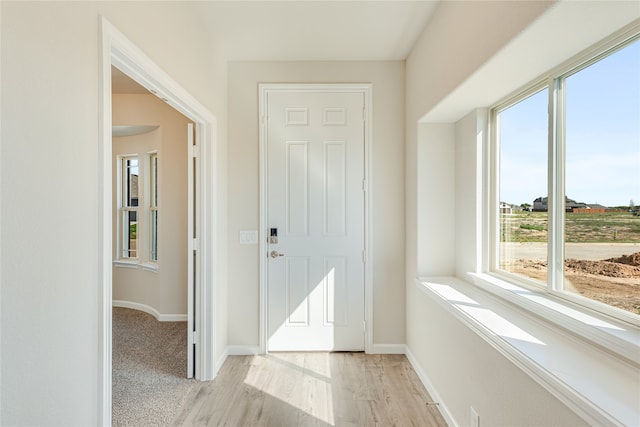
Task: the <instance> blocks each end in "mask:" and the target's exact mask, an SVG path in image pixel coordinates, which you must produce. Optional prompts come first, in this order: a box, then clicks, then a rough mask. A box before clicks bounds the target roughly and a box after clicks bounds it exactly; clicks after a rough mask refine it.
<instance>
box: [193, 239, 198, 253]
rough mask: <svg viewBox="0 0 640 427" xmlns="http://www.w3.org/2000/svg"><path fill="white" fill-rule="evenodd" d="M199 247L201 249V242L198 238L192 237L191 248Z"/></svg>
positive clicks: (196, 248) (194, 249) (195, 249)
mask: <svg viewBox="0 0 640 427" xmlns="http://www.w3.org/2000/svg"><path fill="white" fill-rule="evenodd" d="M198 249H200V242H199V241H198V239H191V250H192V251H197V250H198Z"/></svg>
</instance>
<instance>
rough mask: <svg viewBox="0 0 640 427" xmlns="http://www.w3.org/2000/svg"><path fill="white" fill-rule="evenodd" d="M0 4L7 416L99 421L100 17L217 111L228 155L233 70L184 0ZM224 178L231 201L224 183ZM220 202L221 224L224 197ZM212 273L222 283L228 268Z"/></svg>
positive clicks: (30, 420)
mask: <svg viewBox="0 0 640 427" xmlns="http://www.w3.org/2000/svg"><path fill="white" fill-rule="evenodd" d="M0 7H1V8H2V28H1V31H2V35H1V37H2V72H1V76H2V84H1V90H2V99H1V102H2V108H1V111H2V125H3V126H2V139H1V141H2V164H1V171H2V178H1V182H2V190H1V191H2V215H1V216H2V223H1V233H2V242H1V243H0V245H1V249H0V250H1V252H2V259H1V268H2V297H1V302H2V308H1V315H2V318H1V328H2V347H1V348H2V356H1V357H2V367H1V369H2V377H1V379H2V384H1V391H0V394H1V400H2V420H0V424H2V425H11V426H14V425H65V426H74V425H75V426H87V425H97V424H99V421H98V404H99V402H98V389H99V387H98V378H99V377H100V375H99V372H98V370H99V366H98V363H99V360H100V357H99V354H98V348H99V342H98V337H99V328H98V313H100V309H99V307H98V301H99V294H98V291H99V289H98V284H99V277H98V263H99V259H98V239H99V230H98V229H99V225H98V218H99V213H98V206H99V193H100V187H99V182H98V180H99V172H98V170H99V169H98V147H99V142H98V141H99V129H98V121H99V113H98V111H99V105H100V104H99V99H98V93H99V90H98V76H99V64H98V57H99V49H98V46H99V43H98V34H99V32H98V17H99V15H100V14H104V15H105V16H106V18H107V19H109V20H110V21H111V22H112V23H113V24H114V25H115V26H116V27H117V28H118V29H120V30H121V31H122V32H123V33H124V34H125V35H127V36H128V37H129V38H130V39H131V40H132V41H133V42H134V43H135V44H136V45H137V46H139V47H140V48H141V49H142V50H143V51H145V52H146V53H147V54H148V55H149V56H150V57H151V58H152V59H153V60H154V61H155V62H156V63H157V64H158V65H159V66H160V67H161V68H163V69H164V70H166V71H167V72H168V74H169V75H171V76H172V77H173V78H174V79H175V80H176V81H178V82H179V83H180V84H181V85H183V86H184V87H185V88H186V89H187V90H189V91H190V92H191V93H192V94H193V95H194V96H195V97H196V98H197V99H198V100H200V102H201V103H202V104H203V105H205V106H207V107H208V108H209V109H210V110H211V111H212V112H213V113H214V114H216V116H218V118H219V120H220V121H221V123H220V126H221V129H220V134H219V143H220V149H221V151H222V152H223V153H224V143H225V138H224V137H220V135H224V112H225V111H224V110H225V108H226V99H225V98H224V96H225V91H224V86H225V78H224V74H222V75H220V74H216V75H212V70H222V71H224V67H221V66H220V65H219V64H216V63H214V62H213V61H212V59H211V55H212V54H211V52H210V50H209V46H208V44H207V42H206V40H201V39H200V38H199V37H198V36H199V33H200V32H201V27H200V25H201V21H200V20H199V18H198V16H197V14H196V13H193V11H192V6H191V5H190V4H189V3H164V2H158V3H144V2H141V3H129V2H126V3H121V2H118V3H95V2H69V3H55V2H51V3H50V2H38V3H29V2H15V3H8V2H2V3H1V4H0ZM185 29H188V31H187V30H185ZM220 117H222V119H220ZM216 155H217V159H218V161H219V162H220V163H219V165H221V166H223V167H224V163H225V162H224V158H223V160H219V157H220V153H216ZM213 172H214V173H217V172H218V171H213ZM222 173H223V172H222ZM220 178H221V179H220V183H221V184H222V185H224V184H225V182H224V176H221V177H220ZM218 190H219V196H220V197H221V198H222V200H224V194H225V189H224V187H222V188H220V189H218ZM8 206H11V207H12V209H7V207H8ZM218 208H219V210H220V215H219V219H220V220H221V229H220V230H216V232H218V234H220V232H223V231H224V229H225V226H224V215H226V205H225V204H224V201H223V202H222V203H220V206H218ZM221 245H222V246H224V245H225V243H224V242H223V243H221ZM220 253H224V251H222V250H220ZM218 274H219V283H220V284H221V285H222V286H224V284H225V283H226V280H224V277H223V274H224V272H223V270H222V269H221V271H220V272H218ZM225 328H226V325H225ZM225 336H226V329H225V330H221V331H218V334H217V337H218V339H219V340H222V345H221V346H222V348H224V347H225V346H226V342H225V341H224V340H225ZM221 346H218V348H217V350H218V351H222V350H220V347H221Z"/></svg>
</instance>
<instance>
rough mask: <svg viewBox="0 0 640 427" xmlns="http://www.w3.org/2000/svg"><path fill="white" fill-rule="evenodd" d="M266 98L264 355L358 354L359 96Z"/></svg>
mask: <svg viewBox="0 0 640 427" xmlns="http://www.w3.org/2000/svg"><path fill="white" fill-rule="evenodd" d="M267 96H268V98H267V112H266V120H267V131H266V156H267V162H266V163H267V175H266V176H267V184H266V185H267V200H266V205H267V206H266V215H267V218H266V223H267V226H268V230H267V235H268V236H270V237H271V235H272V234H273V233H272V232H271V230H272V229H277V243H274V242H275V240H274V239H270V240H271V241H270V242H269V244H268V245H267V254H266V255H267V256H268V262H267V270H268V273H267V300H268V302H267V304H268V307H267V309H268V319H267V323H268V325H267V333H268V337H267V349H268V350H269V351H303V350H325V351H326V350H364V328H363V326H364V271H365V270H364V260H363V251H364V241H365V222H364V217H365V197H364V196H365V194H364V189H363V187H364V186H363V180H364V147H365V142H364V137H365V135H364V129H365V127H364V94H363V93H354V92H346V93H340V92H270V93H268V95H267ZM273 237H275V236H273Z"/></svg>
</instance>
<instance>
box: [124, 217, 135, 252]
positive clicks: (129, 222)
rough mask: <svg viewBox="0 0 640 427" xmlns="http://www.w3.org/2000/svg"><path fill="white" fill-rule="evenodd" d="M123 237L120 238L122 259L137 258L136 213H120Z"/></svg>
mask: <svg viewBox="0 0 640 427" xmlns="http://www.w3.org/2000/svg"><path fill="white" fill-rule="evenodd" d="M122 213H123V218H122V224H123V230H122V231H123V236H122V257H123V258H137V256H138V251H137V234H138V222H137V212H135V211H129V210H125V211H123V212H122Z"/></svg>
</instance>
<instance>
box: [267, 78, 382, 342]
mask: <svg viewBox="0 0 640 427" xmlns="http://www.w3.org/2000/svg"><path fill="white" fill-rule="evenodd" d="M258 89H259V90H258V92H259V102H258V108H259V114H258V117H259V118H260V353H261V354H266V353H267V342H268V339H269V337H268V336H267V335H268V328H267V321H268V314H269V313H268V300H267V298H268V295H267V280H268V257H267V250H268V246H267V237H268V236H267V230H268V226H269V225H268V224H267V200H268V198H267V197H268V194H267V147H266V143H267V122H268V118H267V116H266V113H267V102H268V95H269V93H273V92H303V93H305V92H308V93H314V92H317V93H322V92H334V93H335V92H342V93H362V94H363V95H364V108H365V111H364V112H363V115H364V117H365V121H364V123H363V126H364V184H363V186H364V190H365V196H364V197H365V200H364V211H365V212H364V227H365V229H364V250H365V255H364V256H365V266H364V317H365V319H364V321H365V334H364V350H365V352H366V353H370V350H371V343H372V342H373V316H372V315H373V294H372V292H373V279H372V278H373V266H372V263H371V262H369V260H371V259H373V258H372V253H373V246H372V239H371V230H372V212H371V209H370V208H371V206H372V204H371V203H372V202H371V199H372V192H371V189H372V182H371V174H370V170H371V147H372V139H373V138H372V128H373V125H372V120H371V118H372V117H373V111H372V91H373V85H371V84H368V83H362V84H360V83H346V84H322V83H317V84H315V83H312V84H259V85H258Z"/></svg>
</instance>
